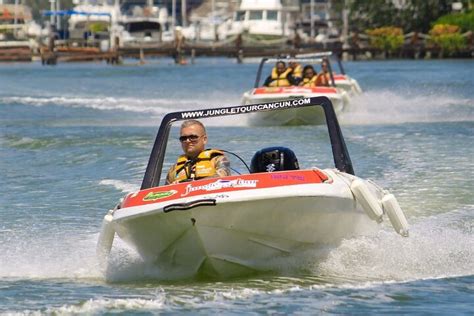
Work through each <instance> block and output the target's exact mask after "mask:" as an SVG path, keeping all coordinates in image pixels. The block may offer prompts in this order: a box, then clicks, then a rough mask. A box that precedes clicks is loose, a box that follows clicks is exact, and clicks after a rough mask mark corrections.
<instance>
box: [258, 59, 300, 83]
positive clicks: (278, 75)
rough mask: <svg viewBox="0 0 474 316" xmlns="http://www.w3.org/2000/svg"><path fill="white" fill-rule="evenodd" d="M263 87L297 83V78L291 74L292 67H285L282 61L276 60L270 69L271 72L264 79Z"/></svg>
mask: <svg viewBox="0 0 474 316" xmlns="http://www.w3.org/2000/svg"><path fill="white" fill-rule="evenodd" d="M263 85H264V86H265V87H289V86H295V85H298V80H297V79H296V78H295V77H294V76H293V68H291V67H287V66H286V64H285V62H284V61H281V60H280V61H277V62H276V64H275V67H273V69H272V74H271V75H270V76H268V77H267V79H265V82H264V83H263Z"/></svg>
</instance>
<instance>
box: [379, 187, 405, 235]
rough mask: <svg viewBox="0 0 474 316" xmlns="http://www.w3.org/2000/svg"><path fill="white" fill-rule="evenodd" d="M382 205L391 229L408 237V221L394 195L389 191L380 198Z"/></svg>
mask: <svg viewBox="0 0 474 316" xmlns="http://www.w3.org/2000/svg"><path fill="white" fill-rule="evenodd" d="M382 206H383V209H384V210H385V213H387V215H388V218H389V219H390V223H392V226H393V229H395V231H396V232H397V233H398V234H400V235H402V236H403V237H408V222H407V219H406V218H405V214H404V213H403V211H402V209H401V207H400V205H399V204H398V201H397V199H396V198H395V196H394V195H393V194H391V193H388V194H385V195H384V197H383V198H382Z"/></svg>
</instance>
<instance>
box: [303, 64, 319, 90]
mask: <svg viewBox="0 0 474 316" xmlns="http://www.w3.org/2000/svg"><path fill="white" fill-rule="evenodd" d="M317 77H318V76H317V75H316V71H315V70H314V68H313V66H311V65H306V66H304V68H303V80H302V81H301V82H300V83H299V86H301V87H308V88H312V87H315V86H316V78H317Z"/></svg>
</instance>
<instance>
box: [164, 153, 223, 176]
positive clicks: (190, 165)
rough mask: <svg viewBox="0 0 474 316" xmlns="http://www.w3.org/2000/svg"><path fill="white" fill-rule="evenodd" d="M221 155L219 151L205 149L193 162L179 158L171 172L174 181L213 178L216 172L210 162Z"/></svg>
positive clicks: (183, 156)
mask: <svg viewBox="0 0 474 316" xmlns="http://www.w3.org/2000/svg"><path fill="white" fill-rule="evenodd" d="M221 155H224V153H223V152H222V151H220V150H217V149H206V150H204V151H202V152H201V153H200V154H199V155H198V156H197V158H196V159H194V160H189V159H188V158H187V157H186V156H185V155H181V156H179V157H178V160H177V161H176V164H175V167H174V171H173V174H174V181H176V180H178V182H182V181H185V180H199V179H203V178H207V177H212V176H215V175H216V174H217V170H216V168H215V166H214V164H213V163H212V161H211V160H212V159H213V158H214V157H217V156H221Z"/></svg>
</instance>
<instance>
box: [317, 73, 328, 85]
mask: <svg viewBox="0 0 474 316" xmlns="http://www.w3.org/2000/svg"><path fill="white" fill-rule="evenodd" d="M329 79H330V78H329V74H325V73H324V72H321V73H319V74H318V76H317V78H316V86H329Z"/></svg>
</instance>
